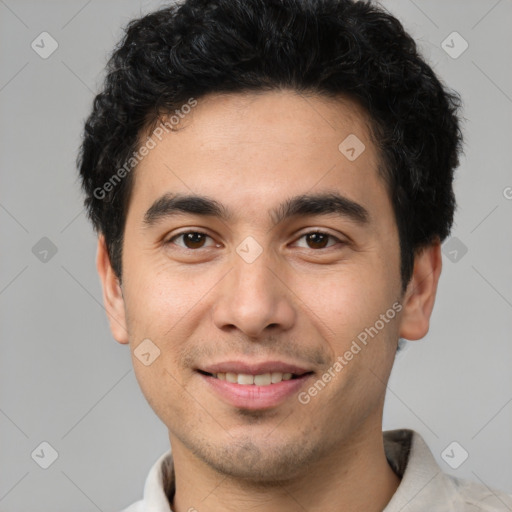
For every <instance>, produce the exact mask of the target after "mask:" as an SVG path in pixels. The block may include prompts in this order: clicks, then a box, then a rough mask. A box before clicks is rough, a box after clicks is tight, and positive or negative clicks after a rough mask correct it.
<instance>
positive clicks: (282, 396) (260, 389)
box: [199, 373, 312, 410]
mask: <svg viewBox="0 0 512 512" xmlns="http://www.w3.org/2000/svg"><path fill="white" fill-rule="evenodd" d="M199 376H200V377H202V378H203V380H204V381H205V382H206V384H207V385H208V386H210V387H211V389H213V391H214V392H215V393H217V394H218V395H219V396H220V398H221V399H222V400H223V401H224V402H226V403H228V405H232V406H234V407H238V408H240V409H251V410H260V409H270V408H272V407H276V406H278V405H280V404H281V403H283V402H284V401H285V400H286V399H287V398H289V397H290V396H292V395H295V394H297V393H298V392H299V390H300V388H301V387H302V386H304V384H305V382H306V381H307V380H308V379H309V377H311V376H312V374H310V373H308V374H305V375H302V376H301V377H297V378H295V379H290V380H283V381H281V382H278V383H277V384H269V385H268V386H256V385H255V384H248V385H243V384H236V383H233V382H228V381H226V380H220V379H217V378H216V377H211V376H209V375H204V374H202V373H199Z"/></svg>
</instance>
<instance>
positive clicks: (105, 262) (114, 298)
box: [96, 235, 129, 344]
mask: <svg viewBox="0 0 512 512" xmlns="http://www.w3.org/2000/svg"><path fill="white" fill-rule="evenodd" d="M96 268H97V270H98V274H99V276H100V280H101V285H102V288H103V303H104V304H105V309H106V311H107V317H108V320H109V323H110V331H111V332H112V336H113V337H114V339H115V340H116V341H118V342H119V343H123V344H127V343H128V342H129V339H128V330H127V328H126V313H125V307H124V298H123V292H122V290H121V285H120V284H119V280H118V278H117V276H116V275H115V273H114V270H113V269H112V265H111V264H110V257H109V255H108V251H107V246H106V244H105V237H104V236H103V235H99V237H98V250H97V253H96Z"/></svg>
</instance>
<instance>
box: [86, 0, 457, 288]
mask: <svg viewBox="0 0 512 512" xmlns="http://www.w3.org/2000/svg"><path fill="white" fill-rule="evenodd" d="M277 89H292V90H295V91H298V92H310V93H314V94H319V95H324V96H328V97H331V98H336V97H343V96H345V97H348V98H350V99H352V100H354V101H356V102H358V104H359V105H361V106H362V107H363V108H364V109H366V112H367V113H368V114H369V117H370V120H371V121H370V130H371V136H372V139H373V141H374V143H375V145H376V147H377V150H378V152H379V155H380V160H381V162H380V166H379V174H380V175H381V176H382V178H383V179H384V181H385V183H386V186H387V190H388V193H389V195H390V199H391V202H392V205H393V211H394V215H395V219H396V223H397V228H398V234H399V240H400V256H401V260H400V272H401V279H402V290H403V291H404V290H405V288H406V285H407V284H408V282H409V280H410V278H411V276H412V271H413V266H414V255H415V253H416V252H417V251H418V250H420V249H421V248H423V247H425V246H427V245H428V244H431V243H433V242H435V241H443V240H444V239H445V238H446V237H447V236H448V234H449V233H450V229H451V226H452V222H453V216H454V211H455V207H456V203H455V196H454V193H453V189H452V181H453V173H454V169H455V168H456V167H457V166H458V164H459V159H458V155H459V153H460V151H461V147H462V133H461V129H460V125H459V116H458V111H459V109H460V107H461V99H460V96H459V95H458V94H457V93H456V92H454V91H452V90H449V89H448V88H446V87H445V86H444V85H443V84H442V83H441V82H440V80H439V79H438V78H437V77H436V75H435V73H434V71H433V70H432V69H431V67H430V66H429V65H428V64H427V63H426V62H425V61H424V60H423V58H422V57H421V56H420V54H419V52H418V49H417V47H416V44H415V42H414V40H413V39H412V38H411V36H410V35H408V34H407V33H406V32H405V30H404V28H403V26H402V25H401V23H400V22H399V21H398V20H397V19H396V18H395V17H394V16H392V15H391V14H390V13H388V12H387V11H386V10H385V9H384V8H382V7H381V6H376V5H373V4H372V3H371V2H363V1H354V0H185V1H182V2H181V3H176V4H172V5H170V6H168V7H165V8H162V9H160V10H158V11H155V12H153V13H150V14H148V15H146V16H143V17H141V18H140V19H135V20H132V21H131V22H130V23H129V24H128V26H127V27H126V31H125V34H124V37H123V39H122V41H121V42H120V43H119V44H118V45H117V47H116V48H115V49H114V52H113V54H112V56H111V58H110V60H109V62H108V65H107V74H106V78H105V82H104V85H103V90H102V91H101V92H100V93H99V94H98V95H97V96H96V98H95V99H94V104H93V109H92V113H91V114H90V116H89V118H88V119H87V121H86V124H85V130H84V135H83V141H82V145H81V148H80V153H79V156H78V159H77V164H78V168H79V171H80V175H81V179H82V188H83V190H84V191H85V194H86V198H85V205H86V208H87V212H88V216H89V218H90V219H91V221H92V223H93V225H94V227H95V229H96V231H97V232H100V233H102V234H103V235H104V237H105V241H106V246H107V250H108V254H109V257H110V262H111V265H112V268H113V270H114V272H115V274H116V276H117V277H118V279H119V281H121V277H122V264H121V260H122V243H123V232H124V224H125V219H126V212H127V206H128V204H129V201H130V196H131V190H132V188H133V172H132V173H130V172H126V173H123V178H124V179H122V180H119V183H115V186H109V187H104V184H108V183H109V180H110V183H111V182H112V179H111V178H112V175H113V173H114V172H115V170H116V169H121V168H123V166H124V168H125V169H126V162H127V161H128V160H129V159H130V158H133V154H134V152H135V151H136V150H137V148H138V147H139V146H140V140H141V136H143V135H144V134H147V130H148V127H149V126H153V127H154V126H155V125H156V123H157V122H158V121H159V120H161V119H162V117H163V116H165V115H170V113H172V111H173V110H175V109H179V108H180V107H182V105H183V104H185V103H187V101H189V99H190V98H191V97H194V98H201V96H204V95H206V94H209V93H215V92H223V93H226V92H227V93H229V92H233V93H235V92H242V91H249V92H251V91H252V92H256V91H259V92H265V91H271V90H277ZM98 191H101V193H100V192H98Z"/></svg>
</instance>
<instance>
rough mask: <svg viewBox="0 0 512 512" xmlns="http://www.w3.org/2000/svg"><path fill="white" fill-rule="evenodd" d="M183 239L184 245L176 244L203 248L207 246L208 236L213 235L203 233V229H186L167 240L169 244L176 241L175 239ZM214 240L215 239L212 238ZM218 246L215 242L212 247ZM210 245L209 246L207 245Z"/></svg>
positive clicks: (184, 247)
mask: <svg viewBox="0 0 512 512" xmlns="http://www.w3.org/2000/svg"><path fill="white" fill-rule="evenodd" d="M180 238H181V239H182V240H183V243H184V245H180V244H175V245H177V246H178V247H181V248H182V249H203V248H205V245H204V242H205V240H206V239H207V238H210V239H212V238H211V236H209V235H207V234H206V233H203V232H202V231H184V232H183V233H179V234H177V235H175V236H173V237H172V238H170V239H169V240H167V242H165V243H166V245H167V244H172V243H174V240H177V239H180ZM212 240H213V239H212ZM213 246H216V244H213V245H212V246H210V247H213ZM206 247H208V246H206Z"/></svg>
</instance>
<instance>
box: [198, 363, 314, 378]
mask: <svg viewBox="0 0 512 512" xmlns="http://www.w3.org/2000/svg"><path fill="white" fill-rule="evenodd" d="M198 370H201V371H203V372H206V373H211V374H215V373H237V374H240V373H243V374H247V375H262V374H264V373H273V372H281V373H293V374H294V375H298V376H300V375H304V374H305V373H309V372H311V370H307V369H305V368H302V367H300V366H297V365H295V364H290V363H285V362H283V361H262V362H261V363H248V362H244V361H223V362H220V363H214V364H208V365H205V366H201V367H200V368H198Z"/></svg>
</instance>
